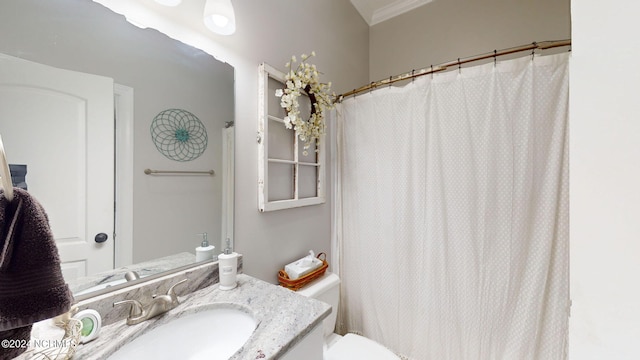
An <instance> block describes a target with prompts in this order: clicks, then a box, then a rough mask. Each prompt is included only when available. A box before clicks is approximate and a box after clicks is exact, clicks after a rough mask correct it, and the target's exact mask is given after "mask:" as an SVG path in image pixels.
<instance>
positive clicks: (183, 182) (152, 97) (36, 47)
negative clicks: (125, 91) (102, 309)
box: [0, 0, 234, 262]
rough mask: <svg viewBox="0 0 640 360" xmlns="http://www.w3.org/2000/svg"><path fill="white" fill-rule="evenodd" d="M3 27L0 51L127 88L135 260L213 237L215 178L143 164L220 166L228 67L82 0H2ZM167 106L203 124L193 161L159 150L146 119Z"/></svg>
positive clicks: (228, 108) (227, 113) (218, 181)
mask: <svg viewBox="0 0 640 360" xmlns="http://www.w3.org/2000/svg"><path fill="white" fill-rule="evenodd" d="M0 34H2V35H1V36H0V52H2V53H5V54H8V55H12V56H16V57H21V58H24V59H28V60H32V61H35V62H39V63H43V64H47V65H51V66H55V67H59V68H64V69H69V70H74V71H80V72H85V73H91V74H97V75H103V76H108V77H111V78H113V79H114V81H115V82H116V83H119V84H122V85H127V86H130V87H132V88H134V117H135V120H134V121H135V122H134V136H135V139H134V146H135V148H134V170H133V171H134V199H133V200H134V204H133V206H134V214H133V217H134V225H133V226H134V227H133V231H134V234H133V235H134V249H133V261H134V262H140V261H144V260H148V259H153V258H157V257H161V256H167V255H170V254H174V253H177V252H182V251H190V252H194V249H195V247H196V246H199V244H200V240H199V238H198V237H197V236H196V235H195V234H196V233H200V232H208V233H209V234H211V236H210V239H211V240H212V241H216V242H217V241H218V240H219V238H220V235H219V234H220V232H221V229H220V226H221V225H220V221H219V220H214V219H220V214H221V211H222V209H221V187H222V178H221V176H216V177H214V178H210V177H199V178H194V177H183V176H180V177H150V176H147V175H144V173H143V170H144V169H145V168H152V169H163V170H200V169H215V170H216V172H217V173H218V174H221V171H220V170H221V168H222V164H221V153H222V144H221V139H222V129H223V126H224V122H225V121H229V120H231V119H233V117H234V115H233V113H234V90H233V89H234V84H233V82H234V71H233V68H232V67H231V66H230V65H228V64H224V63H221V62H219V61H216V60H215V59H214V58H213V57H212V56H210V55H208V54H206V53H205V52H203V51H201V50H198V49H195V48H193V47H190V46H187V45H185V44H182V43H180V42H178V41H176V40H173V39H170V38H168V37H167V36H165V35H164V34H161V33H159V32H158V31H156V30H151V29H147V30H142V29H140V28H137V27H135V26H133V25H131V24H129V23H128V22H127V21H126V20H125V19H124V18H123V17H122V16H120V15H117V14H115V13H113V12H111V11H110V10H108V9H106V8H104V7H103V6H102V5H100V4H97V3H94V2H92V1H88V0H56V1H49V0H6V1H2V2H0ZM169 108H179V109H186V110H188V111H190V112H192V113H193V114H195V115H196V116H198V117H199V119H200V120H201V121H202V122H203V123H204V125H205V127H206V128H207V132H208V137H209V144H208V147H207V150H206V151H205V153H204V154H203V155H202V156H201V157H199V158H198V159H196V160H194V161H191V162H188V163H178V162H175V161H173V160H169V159H167V158H165V157H164V156H163V155H161V154H160V153H159V152H158V151H157V150H156V148H155V146H154V144H153V142H152V140H151V136H150V133H149V127H150V125H151V122H152V120H153V118H154V117H155V116H156V115H157V114H158V113H159V112H160V111H162V110H165V109H169ZM3 121H5V120H4V119H3ZM5 136H7V135H5ZM43 145H44V144H43ZM36 146H37V145H36ZM43 151H46V147H44V148H43ZM215 245H216V247H217V249H220V248H221V247H220V243H216V244H215Z"/></svg>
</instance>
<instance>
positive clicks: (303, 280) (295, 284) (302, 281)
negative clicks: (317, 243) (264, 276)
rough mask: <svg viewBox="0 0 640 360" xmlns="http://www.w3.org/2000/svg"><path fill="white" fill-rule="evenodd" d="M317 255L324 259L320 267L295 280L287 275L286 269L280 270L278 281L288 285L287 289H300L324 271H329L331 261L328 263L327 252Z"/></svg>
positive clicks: (282, 284)
mask: <svg viewBox="0 0 640 360" xmlns="http://www.w3.org/2000/svg"><path fill="white" fill-rule="evenodd" d="M320 256H322V258H320ZM316 257H317V258H318V259H320V260H321V261H322V265H321V266H320V267H319V268H317V269H315V270H313V271H312V272H310V273H308V274H307V275H305V276H302V277H299V278H297V279H295V280H291V279H289V275H287V273H286V272H285V271H284V269H281V270H280V271H278V282H280V285H281V286H284V287H286V288H287V289H290V290H293V291H298V290H300V289H301V288H302V287H303V286H305V285H307V284H308V283H310V282H312V281H313V280H315V279H317V278H319V277H321V276H322V275H324V272H325V271H327V268H328V267H329V263H327V254H325V253H320V254H318V256H316Z"/></svg>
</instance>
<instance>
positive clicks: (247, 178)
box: [96, 0, 369, 283]
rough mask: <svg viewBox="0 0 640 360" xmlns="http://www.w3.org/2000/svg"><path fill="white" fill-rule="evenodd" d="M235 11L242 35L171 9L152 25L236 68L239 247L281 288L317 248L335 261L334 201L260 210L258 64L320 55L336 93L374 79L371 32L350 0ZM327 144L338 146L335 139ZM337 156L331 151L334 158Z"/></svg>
mask: <svg viewBox="0 0 640 360" xmlns="http://www.w3.org/2000/svg"><path fill="white" fill-rule="evenodd" d="M96 1H98V2H100V3H102V4H105V5H108V6H109V7H110V8H112V9H114V10H115V11H118V12H122V13H126V12H127V11H130V10H132V9H131V8H128V6H129V5H130V4H127V3H124V2H122V1H119V0H96ZM194 1H195V2H200V3H201V4H202V5H203V4H204V1H203V0H194ZM183 5H186V4H185V3H184V2H183ZM183 5H181V6H183ZM192 5H196V4H195V3H193V2H192V3H191V5H190V6H192ZM203 6H204V5H203ZM233 6H234V9H235V15H236V27H237V30H236V33H235V34H233V35H231V36H227V37H225V36H219V35H216V34H212V33H210V32H209V31H207V30H206V28H205V27H204V25H202V23H201V22H200V21H189V22H183V23H179V20H178V19H175V18H172V17H171V10H170V8H167V9H162V10H163V11H160V12H157V13H156V16H155V17H148V18H145V21H146V22H147V25H148V26H151V27H153V28H156V29H159V30H161V31H162V32H164V33H166V34H169V36H172V37H175V38H179V39H181V40H183V41H185V42H186V43H189V44H192V45H195V46H197V47H199V48H201V49H203V50H205V51H207V52H208V53H210V54H213V55H214V56H216V58H218V59H220V60H222V61H225V62H228V63H229V64H231V65H232V66H233V67H234V68H235V76H236V78H235V86H236V96H235V101H236V104H235V105H236V106H235V110H236V112H235V115H236V158H235V161H236V162H235V165H236V188H235V204H236V207H235V239H234V240H235V249H236V251H238V252H240V253H242V254H243V255H244V272H245V273H246V274H249V275H252V276H255V277H257V278H260V279H263V280H266V281H269V282H272V283H277V271H278V270H279V269H281V268H282V267H283V266H284V265H285V264H287V263H289V262H291V261H294V260H296V259H298V258H300V257H302V256H304V255H305V254H306V253H307V252H308V251H309V250H310V249H313V250H314V251H316V252H326V253H327V254H328V255H329V260H330V262H331V257H330V255H331V198H330V196H328V199H327V203H325V204H322V205H314V206H307V207H301V208H295V209H287V210H279V211H273V212H268V213H260V212H259V211H258V183H257V179H258V163H257V161H258V148H257V142H256V134H257V123H258V120H257V116H258V65H259V64H260V63H262V62H266V63H268V64H269V65H272V66H274V67H276V68H278V69H280V70H284V69H285V68H284V64H285V63H286V62H287V61H289V59H290V58H291V56H292V55H296V56H297V57H298V59H299V58H300V54H302V53H307V54H309V53H310V52H311V51H315V52H316V54H317V56H316V57H315V58H313V60H312V63H314V64H316V65H317V67H318V69H319V70H320V71H321V72H322V76H321V80H323V81H332V82H333V89H334V90H335V92H336V93H340V92H344V91H346V90H347V89H350V88H353V87H354V86H359V85H360V84H363V83H366V82H367V81H368V74H369V69H368V64H369V62H368V59H369V28H368V26H367V24H366V23H365V21H364V20H363V19H362V18H361V17H360V15H359V14H358V12H357V11H356V10H355V8H354V7H353V6H352V5H351V3H350V2H349V1H347V0H323V1H317V0H296V1H291V0H270V1H233ZM133 10H135V9H133ZM328 131H329V132H331V131H333V128H331V127H330V128H329V130H328ZM327 140H328V143H331V142H332V141H334V138H333V135H332V134H330V136H329V138H328V139H327ZM333 155H334V154H332V153H331V152H330V151H329V153H328V154H327V159H331V157H332V156H333ZM328 170H329V171H328V172H327V174H326V175H327V179H328V180H329V179H331V177H332V173H331V171H330V169H328ZM327 185H328V186H327V194H331V193H332V187H331V184H330V183H328V184H327Z"/></svg>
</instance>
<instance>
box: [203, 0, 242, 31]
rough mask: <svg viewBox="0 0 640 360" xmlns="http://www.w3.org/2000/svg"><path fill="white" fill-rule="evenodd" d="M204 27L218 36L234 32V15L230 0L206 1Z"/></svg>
mask: <svg viewBox="0 0 640 360" xmlns="http://www.w3.org/2000/svg"><path fill="white" fill-rule="evenodd" d="M204 25H205V26H206V27H207V28H208V29H209V30H211V31H213V32H214V33H216V34H220V35H231V34H233V33H234V32H236V15H235V13H234V11H233V5H231V0H207V2H206V3H205V5H204Z"/></svg>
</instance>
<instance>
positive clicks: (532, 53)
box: [531, 41, 538, 61]
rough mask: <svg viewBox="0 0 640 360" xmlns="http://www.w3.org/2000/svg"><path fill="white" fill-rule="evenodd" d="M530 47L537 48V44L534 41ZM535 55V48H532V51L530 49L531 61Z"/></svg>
mask: <svg viewBox="0 0 640 360" xmlns="http://www.w3.org/2000/svg"><path fill="white" fill-rule="evenodd" d="M531 45H533V46H538V43H537V42H535V41H534V42H533V43H532V44H531ZM535 54H536V48H535V47H534V48H533V49H531V61H533V56H534V55H535Z"/></svg>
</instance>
